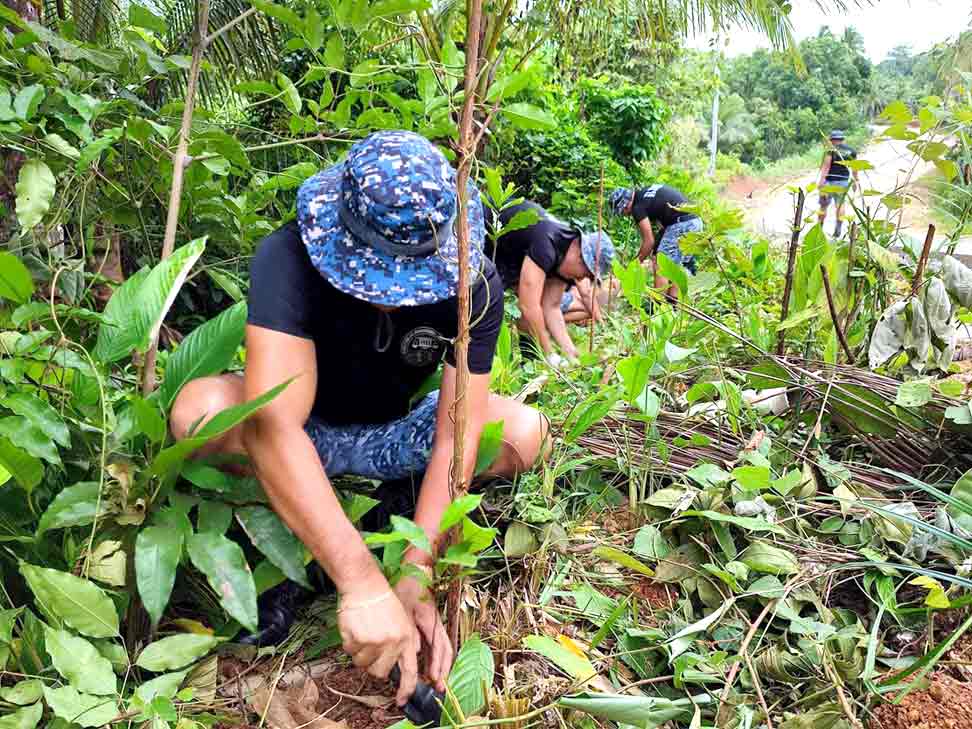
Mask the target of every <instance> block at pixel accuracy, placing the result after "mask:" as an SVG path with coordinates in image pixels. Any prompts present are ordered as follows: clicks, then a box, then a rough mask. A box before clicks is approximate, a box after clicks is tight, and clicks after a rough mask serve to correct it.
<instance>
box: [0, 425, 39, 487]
mask: <svg viewBox="0 0 972 729" xmlns="http://www.w3.org/2000/svg"><path fill="white" fill-rule="evenodd" d="M0 469H3V470H5V471H6V472H7V473H9V474H10V475H11V476H13V477H14V480H15V481H16V482H17V484H18V485H19V486H20V488H22V489H23V490H24V491H26V492H27V493H28V494H29V493H30V492H31V491H33V490H34V486H36V485H37V484H39V483H40V480H41V478H43V476H44V464H43V463H41V462H40V460H39V459H37V458H34V456H32V455H30V454H29V453H28V452H27V451H25V450H24V449H23V448H18V447H17V446H15V445H14V444H13V443H11V442H10V441H9V440H7V439H6V438H3V437H0Z"/></svg>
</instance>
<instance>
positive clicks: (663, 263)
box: [655, 253, 688, 298]
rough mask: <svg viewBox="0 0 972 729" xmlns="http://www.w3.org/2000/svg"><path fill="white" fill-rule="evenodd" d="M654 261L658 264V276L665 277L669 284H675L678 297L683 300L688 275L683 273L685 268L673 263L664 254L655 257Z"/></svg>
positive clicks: (686, 292) (686, 290)
mask: <svg viewBox="0 0 972 729" xmlns="http://www.w3.org/2000/svg"><path fill="white" fill-rule="evenodd" d="M655 261H656V263H657V264H658V274H659V275H660V276H663V277H665V278H666V279H667V280H668V282H669V283H673V284H675V285H676V286H677V287H678V294H679V296H681V297H682V298H685V296H686V294H688V274H687V273H686V272H685V268H684V267H683V266H681V265H680V264H678V263H675V261H673V260H672V259H671V258H669V257H668V256H666V255H665V254H664V253H659V254H658V255H657V256H655Z"/></svg>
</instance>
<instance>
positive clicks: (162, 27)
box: [128, 3, 169, 38]
mask: <svg viewBox="0 0 972 729" xmlns="http://www.w3.org/2000/svg"><path fill="white" fill-rule="evenodd" d="M128 22H129V24H130V25H136V26H138V27H139V28H148V29H149V30H151V31H153V32H155V33H157V34H158V35H159V37H160V38H164V37H165V36H166V35H167V34H168V32H169V29H168V27H167V26H166V24H165V21H164V20H162V18H160V17H159V16H158V15H156V14H155V13H153V12H152V11H151V10H149V9H148V8H145V7H143V6H141V5H136V4H134V3H133V4H131V5H129V6H128Z"/></svg>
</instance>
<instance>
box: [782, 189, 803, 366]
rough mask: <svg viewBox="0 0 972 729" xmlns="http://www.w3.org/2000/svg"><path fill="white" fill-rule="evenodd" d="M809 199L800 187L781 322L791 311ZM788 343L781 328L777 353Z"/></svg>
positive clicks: (787, 265) (788, 258) (787, 262)
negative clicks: (804, 210) (794, 274)
mask: <svg viewBox="0 0 972 729" xmlns="http://www.w3.org/2000/svg"><path fill="white" fill-rule="evenodd" d="M806 201H807V196H806V193H805V192H804V191H803V189H802V188H801V189H800V192H799V194H798V195H797V206H796V212H795V213H794V215H793V232H792V233H791V234H790V252H789V254H788V256H787V259H786V285H785V286H784V287H783V303H782V305H781V308H780V322H781V323H782V322H784V321H786V317H787V316H789V313H790V296H791V295H792V294H793V272H794V270H796V256H797V248H798V247H799V245H800V228H801V227H802V223H803V206H804V204H805V203H806ZM785 343H786V330H785V329H781V330H780V333H779V335H778V338H777V340H776V354H777V355H778V356H780V357H782V356H783V348H784V345H785Z"/></svg>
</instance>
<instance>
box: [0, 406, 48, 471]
mask: <svg viewBox="0 0 972 729" xmlns="http://www.w3.org/2000/svg"><path fill="white" fill-rule="evenodd" d="M0 437H3V438H6V439H7V440H9V441H10V442H11V443H13V444H14V445H15V446H17V447H18V448H23V449H24V450H25V451H27V452H28V453H29V454H30V455H32V456H35V457H37V458H43V459H44V460H45V461H47V462H48V463H53V464H54V465H55V466H59V465H61V457H60V456H59V455H58V453H57V448H55V446H54V443H53V442H52V441H51V439H50V438H49V437H48V435H47V434H46V433H45V432H44V431H43V430H41V429H40V428H38V427H37V426H36V425H34V424H33V423H32V422H30V421H29V420H28V419H27V418H25V417H22V416H20V415H11V416H9V417H6V418H0Z"/></svg>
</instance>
